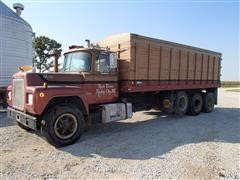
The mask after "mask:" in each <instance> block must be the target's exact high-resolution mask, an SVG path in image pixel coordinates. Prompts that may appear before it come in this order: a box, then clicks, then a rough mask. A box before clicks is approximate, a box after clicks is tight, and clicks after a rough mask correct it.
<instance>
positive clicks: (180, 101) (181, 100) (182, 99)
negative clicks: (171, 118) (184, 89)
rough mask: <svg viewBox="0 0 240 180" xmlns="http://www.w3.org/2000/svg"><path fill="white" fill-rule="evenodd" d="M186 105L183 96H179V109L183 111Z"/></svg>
mask: <svg viewBox="0 0 240 180" xmlns="http://www.w3.org/2000/svg"><path fill="white" fill-rule="evenodd" d="M186 105H187V101H186V99H185V97H184V96H182V97H180V98H179V104H178V106H179V109H181V110H182V111H184V110H185V109H186Z"/></svg>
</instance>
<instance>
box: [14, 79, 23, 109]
mask: <svg viewBox="0 0 240 180" xmlns="http://www.w3.org/2000/svg"><path fill="white" fill-rule="evenodd" d="M12 93H13V95H12V103H13V107H16V108H20V109H22V108H23V106H24V81H23V79H13V92H12Z"/></svg>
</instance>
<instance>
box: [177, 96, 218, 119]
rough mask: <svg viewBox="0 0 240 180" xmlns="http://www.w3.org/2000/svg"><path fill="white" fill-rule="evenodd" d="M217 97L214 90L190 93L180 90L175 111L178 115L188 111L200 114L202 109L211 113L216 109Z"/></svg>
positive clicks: (192, 113)
mask: <svg viewBox="0 0 240 180" xmlns="http://www.w3.org/2000/svg"><path fill="white" fill-rule="evenodd" d="M214 103H215V98H214V94H213V93H212V92H207V93H200V92H195V93H193V94H190V95H188V94H187V93H186V92H185V91H179V92H177V94H176V98H175V101H174V112H175V113H176V114H178V115H184V114H186V113H188V114H190V115H198V114H200V113H201V112H202V111H203V112H206V113H209V112H212V111H213V109H214Z"/></svg>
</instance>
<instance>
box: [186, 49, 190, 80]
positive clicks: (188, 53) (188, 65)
mask: <svg viewBox="0 0 240 180" xmlns="http://www.w3.org/2000/svg"><path fill="white" fill-rule="evenodd" d="M189 54H190V53H189V51H188V52H187V78H186V80H188V79H189ZM186 82H188V81H186Z"/></svg>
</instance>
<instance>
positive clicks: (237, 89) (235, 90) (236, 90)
mask: <svg viewBox="0 0 240 180" xmlns="http://www.w3.org/2000/svg"><path fill="white" fill-rule="evenodd" d="M226 91H231V92H240V88H234V89H227V90H226Z"/></svg>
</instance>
